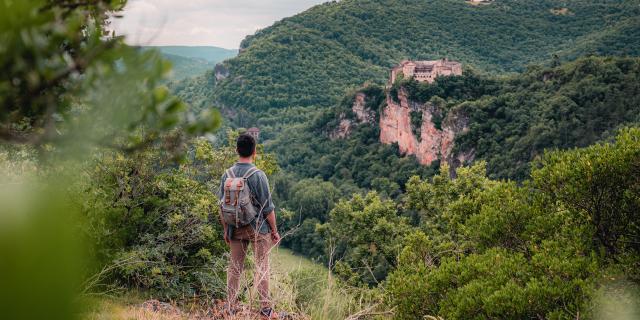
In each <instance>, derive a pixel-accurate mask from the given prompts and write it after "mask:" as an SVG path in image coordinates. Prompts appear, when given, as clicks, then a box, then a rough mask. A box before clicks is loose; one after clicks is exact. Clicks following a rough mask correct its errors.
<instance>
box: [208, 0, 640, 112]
mask: <svg viewBox="0 0 640 320" xmlns="http://www.w3.org/2000/svg"><path fill="white" fill-rule="evenodd" d="M638 4H639V2H638V1H637V0H631V1H615V0H605V1H587V0H578V1H570V2H567V1H557V0H541V1H526V0H496V1H492V2H491V3H490V4H488V5H481V6H473V5H470V4H468V3H466V2H465V1H463V0H427V1H425V0H409V1H397V0H382V1H378V0H376V1H373V0H346V1H340V2H329V3H325V4H322V5H318V6H316V7H314V8H312V9H310V10H307V11H305V12H303V13H301V14H298V15H296V16H293V17H291V18H286V19H283V20H282V21H280V22H277V23H275V24H274V25H273V26H271V27H269V28H266V29H264V30H261V31H259V32H258V33H256V34H255V35H253V36H249V37H247V38H246V39H245V40H244V41H243V43H242V45H241V53H240V55H239V56H238V57H237V58H234V59H231V60H229V61H228V62H227V63H226V64H225V66H226V68H227V69H228V70H229V73H230V76H229V77H228V78H227V79H225V80H224V81H222V82H221V83H220V84H219V86H217V87H216V89H215V92H216V96H217V99H218V101H219V102H220V103H221V104H222V106H224V107H230V108H236V109H237V108H247V109H251V110H254V111H255V110H264V109H267V108H283V107H290V106H328V105H330V104H332V103H335V102H336V99H337V97H340V96H342V95H343V94H344V92H345V89H347V88H349V87H352V86H361V85H362V84H363V83H365V82H374V83H382V82H384V81H386V78H387V73H388V70H389V68H390V67H391V66H392V65H394V64H396V63H398V62H399V61H400V60H402V59H406V58H412V59H429V58H431V59H433V58H441V57H448V58H450V59H454V60H459V61H461V62H462V63H463V64H464V65H467V66H471V67H473V68H476V69H479V70H482V71H484V72H489V73H498V72H504V71H523V70H525V69H526V66H527V65H529V64H532V63H536V64H540V63H545V62H548V61H551V59H552V56H553V55H554V54H556V55H557V56H558V59H560V60H566V59H573V58H576V57H578V56H581V55H584V54H599V55H638V54H639V53H640V42H639V41H640V40H639V39H640V21H639V19H637V17H638V15H640V7H639V6H638Z"/></svg>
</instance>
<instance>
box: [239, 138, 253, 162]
mask: <svg viewBox="0 0 640 320" xmlns="http://www.w3.org/2000/svg"><path fill="white" fill-rule="evenodd" d="M236 151H237V152H238V155H239V156H240V157H241V158H249V157H251V156H253V154H255V153H256V139H254V138H253V137H252V136H250V135H248V134H246V133H243V134H241V135H240V136H239V137H238V140H237V141H236Z"/></svg>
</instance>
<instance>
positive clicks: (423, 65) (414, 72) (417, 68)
mask: <svg viewBox="0 0 640 320" xmlns="http://www.w3.org/2000/svg"><path fill="white" fill-rule="evenodd" d="M400 73H402V74H403V75H404V77H405V78H411V77H413V78H415V79H416V80H417V81H418V82H428V83H433V82H434V81H435V80H436V78H437V77H440V76H451V75H456V76H459V75H462V64H461V63H460V62H457V61H449V60H448V59H447V58H443V59H440V60H426V61H411V60H404V61H402V62H401V63H400V64H399V65H398V66H396V67H394V68H393V69H391V77H390V79H389V80H390V84H393V83H394V82H395V81H396V79H397V77H398V75H399V74H400Z"/></svg>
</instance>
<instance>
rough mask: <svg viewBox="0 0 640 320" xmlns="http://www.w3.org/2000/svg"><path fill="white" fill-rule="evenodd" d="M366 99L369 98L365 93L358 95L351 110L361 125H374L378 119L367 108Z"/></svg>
mask: <svg viewBox="0 0 640 320" xmlns="http://www.w3.org/2000/svg"><path fill="white" fill-rule="evenodd" d="M366 98H367V96H366V95H365V94H364V93H362V92H359V93H357V94H356V98H355V100H354V102H353V106H352V107H351V110H352V111H353V113H354V114H355V115H356V119H358V121H359V122H360V123H373V122H374V121H375V119H376V114H375V112H374V111H373V110H371V109H368V108H367V107H366Z"/></svg>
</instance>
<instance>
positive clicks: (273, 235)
mask: <svg viewBox="0 0 640 320" xmlns="http://www.w3.org/2000/svg"><path fill="white" fill-rule="evenodd" d="M281 239H282V238H281V237H280V234H279V233H278V231H272V232H271V241H273V243H275V244H278V243H280V240H281Z"/></svg>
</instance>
